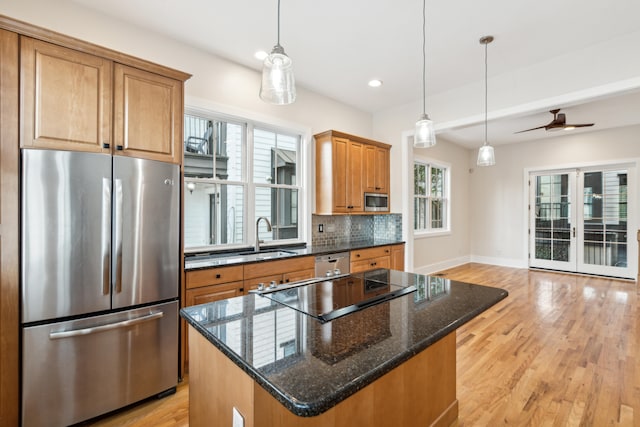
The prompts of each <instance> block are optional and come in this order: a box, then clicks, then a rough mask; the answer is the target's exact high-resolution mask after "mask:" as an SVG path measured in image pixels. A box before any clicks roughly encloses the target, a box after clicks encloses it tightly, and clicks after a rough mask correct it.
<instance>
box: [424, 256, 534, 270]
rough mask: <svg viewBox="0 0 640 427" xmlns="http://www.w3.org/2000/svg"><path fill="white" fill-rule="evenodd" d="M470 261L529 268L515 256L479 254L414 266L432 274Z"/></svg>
mask: <svg viewBox="0 0 640 427" xmlns="http://www.w3.org/2000/svg"><path fill="white" fill-rule="evenodd" d="M470 262H477V263H479V264H489V265H497V266H500V267H511V268H529V264H528V263H527V262H526V261H523V260H519V259H513V258H494V257H486V256H478V255H469V256H463V257H459V258H453V259H449V260H446V261H440V262H436V263H433V264H429V265H422V266H420V267H415V266H414V268H413V272H414V273H418V274H432V273H435V272H438V271H441V270H446V269H448V268H453V267H457V266H459V265H464V264H468V263H470Z"/></svg>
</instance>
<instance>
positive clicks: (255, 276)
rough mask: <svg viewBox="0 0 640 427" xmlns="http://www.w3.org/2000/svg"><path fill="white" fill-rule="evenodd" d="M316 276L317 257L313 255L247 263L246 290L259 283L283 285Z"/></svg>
mask: <svg viewBox="0 0 640 427" xmlns="http://www.w3.org/2000/svg"><path fill="white" fill-rule="evenodd" d="M313 277H315V258H314V257H313V256H306V257H296V258H291V259H283V260H277V261H269V262H259V263H253V264H245V266H244V289H245V292H248V291H250V290H251V289H257V288H258V284H260V283H263V284H264V285H265V286H269V283H271V281H275V282H276V283H277V284H279V285H281V284H284V283H291V282H297V281H300V280H306V279H312V278H313Z"/></svg>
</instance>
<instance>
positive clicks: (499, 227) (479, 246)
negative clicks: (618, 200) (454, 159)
mask: <svg viewBox="0 0 640 427" xmlns="http://www.w3.org/2000/svg"><path fill="white" fill-rule="evenodd" d="M495 153H496V165H495V166H493V167H489V168H477V167H475V166H474V165H475V161H476V158H475V156H476V153H475V152H470V153H469V157H468V164H469V168H473V169H474V171H473V173H472V174H470V175H469V176H470V186H469V195H470V207H471V211H470V216H469V221H470V223H471V226H470V229H471V258H472V260H476V261H481V262H486V263H492V264H499V265H507V266H516V267H527V266H528V260H527V234H526V230H527V223H526V222H527V216H526V212H525V199H526V198H527V197H528V191H527V190H526V189H525V182H524V181H525V171H526V170H531V169H553V168H560V167H579V166H581V165H582V166H585V165H593V164H597V163H599V162H602V163H607V162H613V161H616V162H617V161H627V162H631V161H636V160H637V159H638V158H640V126H629V127H624V128H618V129H610V130H603V131H596V132H589V133H584V134H573V135H572V134H568V135H564V136H561V137H558V138H552V139H544V140H538V141H530V142H526V143H521V144H513V145H500V146H497V147H495ZM635 184H636V193H637V191H638V188H639V187H638V186H637V185H638V183H637V182H636V183H635ZM631 197H633V196H630V198H631ZM630 202H631V201H630ZM636 212H637V209H636ZM639 219H640V216H638V215H636V217H635V218H630V219H629V221H630V229H631V231H632V234H633V236H634V237H632V238H631V242H632V247H631V248H630V255H629V256H630V262H631V261H634V260H635V256H634V254H636V244H635V243H634V242H635V232H633V230H634V229H635V226H636V225H637V224H638V220H639ZM630 265H631V264H630ZM634 265H635V262H634Z"/></svg>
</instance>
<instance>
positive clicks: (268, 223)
mask: <svg viewBox="0 0 640 427" xmlns="http://www.w3.org/2000/svg"><path fill="white" fill-rule="evenodd" d="M262 219H264V220H265V221H267V231H271V223H270V222H269V219H267V218H265V217H263V216H261V217H259V218H258V220H257V221H256V252H260V242H262V240H260V237H258V226H259V225H260V220H262Z"/></svg>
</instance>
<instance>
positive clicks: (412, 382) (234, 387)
mask: <svg viewBox="0 0 640 427" xmlns="http://www.w3.org/2000/svg"><path fill="white" fill-rule="evenodd" d="M189 334H190V335H189V351H190V353H191V354H193V356H194V357H193V359H191V360H192V362H190V363H193V364H194V365H193V369H195V371H190V374H189V400H190V408H189V425H190V426H191V427H200V426H203V427H204V426H211V425H221V426H225V425H228V426H230V425H232V410H233V408H234V407H236V408H238V409H239V411H240V412H241V414H242V415H243V417H244V420H245V427H352V426H354V425H366V426H371V427H382V426H384V427H387V426H388V427H398V426H425V427H426V426H433V427H449V426H451V425H452V424H453V423H454V422H455V421H456V420H457V418H458V401H457V399H456V352H455V350H456V349H455V336H456V333H455V332H452V333H450V334H449V335H447V336H446V337H444V338H442V339H441V340H439V341H438V342H436V343H434V344H433V345H431V346H430V347H428V348H427V349H425V350H424V351H422V352H421V353H419V354H417V355H416V356H414V357H412V358H411V359H409V360H408V361H407V362H405V363H403V364H402V365H400V366H398V367H397V368H395V369H393V370H392V371H390V372H388V373H387V374H385V375H383V376H382V377H381V378H379V379H378V380H376V381H375V382H373V383H372V384H370V385H368V386H366V387H365V388H363V389H362V390H360V391H358V392H357V393H355V394H353V395H351V396H350V397H348V398H347V399H345V400H343V401H342V402H340V403H338V404H337V405H336V406H335V407H333V408H331V409H329V410H328V411H326V412H324V413H322V414H320V415H318V416H315V417H308V418H307V417H299V416H296V415H294V414H293V413H292V412H290V411H289V410H288V409H287V408H285V407H284V406H283V405H282V404H281V403H280V402H278V401H277V400H276V399H275V398H274V397H273V396H271V395H270V394H269V393H268V392H267V391H266V390H264V389H263V388H262V387H261V386H260V385H259V384H257V383H256V382H255V381H254V380H253V379H252V378H250V377H249V376H248V375H247V374H246V373H245V372H244V371H242V370H241V369H240V368H239V367H237V366H236V365H235V364H234V363H233V362H232V361H231V360H230V359H229V358H227V357H226V356H225V355H224V354H222V352H220V351H219V350H218V349H217V348H216V347H215V346H214V345H213V344H211V343H210V342H208V341H207V340H206V339H205V338H204V337H202V335H201V334H200V333H199V332H197V331H196V330H195V329H194V328H193V327H191V326H189ZM190 369H191V368H190ZM212 423H213V424H212Z"/></svg>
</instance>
